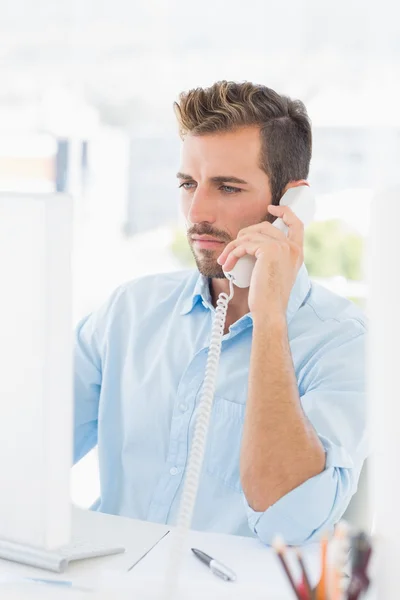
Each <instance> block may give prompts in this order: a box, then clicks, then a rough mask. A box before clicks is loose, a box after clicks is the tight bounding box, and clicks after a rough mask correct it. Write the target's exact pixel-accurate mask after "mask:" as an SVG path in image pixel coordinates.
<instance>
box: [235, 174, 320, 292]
mask: <svg viewBox="0 0 400 600" xmlns="http://www.w3.org/2000/svg"><path fill="white" fill-rule="evenodd" d="M280 205H281V206H290V208H291V209H292V210H293V212H294V213H295V214H296V215H297V216H298V217H299V219H300V221H302V222H303V224H304V227H307V226H308V225H309V224H310V223H311V222H312V220H313V218H314V214H315V197H314V194H313V193H312V191H311V189H310V188H309V187H308V186H307V185H301V186H298V187H293V188H289V189H288V191H287V192H285V194H284V195H283V196H282V198H281V201H280ZM272 225H273V227H276V228H277V229H279V231H282V232H283V233H286V232H287V229H288V228H287V226H286V225H285V223H284V222H283V221H282V219H276V221H274V223H273V224H272ZM255 262H256V259H255V258H254V256H250V254H246V255H245V256H243V257H242V258H239V260H238V261H237V263H236V265H235V266H234V267H233V269H232V270H231V271H229V272H225V271H224V273H225V275H226V277H227V279H231V280H232V281H233V283H234V284H235V285H236V286H237V287H239V288H247V287H249V286H250V281H251V274H252V272H253V268H254V265H255Z"/></svg>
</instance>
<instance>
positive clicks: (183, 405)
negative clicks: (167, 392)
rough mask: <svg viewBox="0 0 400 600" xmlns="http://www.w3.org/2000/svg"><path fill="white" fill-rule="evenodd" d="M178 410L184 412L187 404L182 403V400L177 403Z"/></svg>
mask: <svg viewBox="0 0 400 600" xmlns="http://www.w3.org/2000/svg"><path fill="white" fill-rule="evenodd" d="M179 410H180V411H181V412H185V411H186V410H187V404H184V403H183V402H182V404H180V405H179Z"/></svg>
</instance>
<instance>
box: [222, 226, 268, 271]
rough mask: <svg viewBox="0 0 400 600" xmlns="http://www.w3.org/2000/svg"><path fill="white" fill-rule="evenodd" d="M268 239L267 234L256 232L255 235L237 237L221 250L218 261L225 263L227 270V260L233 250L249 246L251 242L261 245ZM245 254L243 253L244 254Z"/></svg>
mask: <svg viewBox="0 0 400 600" xmlns="http://www.w3.org/2000/svg"><path fill="white" fill-rule="evenodd" d="M266 241H267V237H266V236H265V235H262V234H257V233H256V234H254V233H253V235H249V234H247V235H244V234H243V235H242V236H241V237H237V238H236V239H235V240H233V241H232V242H229V244H228V245H227V246H225V248H224V250H223V251H222V252H221V254H220V255H219V257H218V259H217V262H218V263H219V264H220V265H223V267H224V269H225V270H228V269H226V268H225V264H224V263H225V261H226V259H227V258H228V256H229V255H230V254H231V252H233V251H234V250H235V249H236V248H238V247H240V246H243V247H246V246H249V245H250V244H257V246H258V247H259V246H261V245H262V244H265V242H266ZM242 256H243V255H242Z"/></svg>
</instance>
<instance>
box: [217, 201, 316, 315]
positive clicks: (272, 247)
mask: <svg viewBox="0 0 400 600" xmlns="http://www.w3.org/2000/svg"><path fill="white" fill-rule="evenodd" d="M268 211H269V212H270V213H271V215H273V216H276V217H278V218H281V219H283V222H284V223H285V225H287V226H288V234H287V236H286V235H285V234H284V233H282V232H281V231H279V230H278V229H276V227H273V225H272V224H271V223H268V222H266V221H265V222H263V223H258V224H257V225H252V226H250V227H246V228H245V229H242V230H241V231H240V232H239V234H238V236H237V238H236V240H234V241H233V242H230V244H228V245H227V246H226V248H225V249H224V251H223V252H222V254H221V255H220V257H219V258H218V263H219V264H220V265H222V266H223V267H224V270H225V271H230V270H232V269H233V267H234V266H235V264H236V263H237V261H238V260H239V258H241V257H242V256H244V255H245V254H250V255H252V256H255V257H256V259H257V262H256V264H255V267H254V271H253V274H252V278H251V284H250V290H249V309H250V311H251V313H252V314H253V315H258V314H261V315H271V311H272V314H274V313H278V315H280V316H285V315H286V309H287V305H288V302H289V296H290V292H291V290H292V287H293V285H294V282H295V280H296V277H297V273H298V271H299V269H300V267H301V264H302V262H303V256H304V254H303V243H304V225H303V223H302V222H301V221H300V219H299V218H298V217H297V216H296V215H295V214H294V212H293V211H292V210H291V209H290V208H289V207H288V206H274V205H270V206H269V207H268Z"/></svg>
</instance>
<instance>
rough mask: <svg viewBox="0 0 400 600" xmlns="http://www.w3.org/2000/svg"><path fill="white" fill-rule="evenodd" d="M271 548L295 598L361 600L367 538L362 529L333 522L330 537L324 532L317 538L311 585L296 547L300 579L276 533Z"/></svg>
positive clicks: (365, 586) (369, 544) (369, 548)
mask: <svg viewBox="0 0 400 600" xmlns="http://www.w3.org/2000/svg"><path fill="white" fill-rule="evenodd" d="M273 548H274V550H275V553H276V555H277V557H278V560H279V562H280V564H281V566H282V569H283V571H284V573H285V577H286V578H287V580H288V582H289V584H290V587H291V588H292V591H293V595H292V597H293V598H297V600H361V598H362V597H363V596H364V595H365V593H366V592H367V590H368V588H369V585H370V580H369V576H368V567H369V564H370V558H371V554H372V541H371V538H370V537H369V536H368V535H367V534H365V533H364V532H351V531H350V528H349V526H348V525H347V524H346V523H344V522H341V523H339V524H338V525H337V526H336V528H335V532H334V535H333V536H332V538H331V539H329V537H328V536H327V535H325V536H323V538H322V540H321V569H320V577H319V583H318V584H317V586H316V587H315V586H314V587H313V585H312V581H311V579H310V577H309V573H308V572H307V567H306V564H305V561H304V559H303V554H302V551H301V549H300V548H296V549H295V555H296V560H297V561H298V564H299V567H300V572H301V578H300V581H299V580H298V578H296V577H295V576H294V574H293V573H292V571H291V569H290V566H289V561H288V560H287V548H286V546H285V543H284V540H283V539H282V538H281V537H280V536H277V537H276V538H275V540H274V542H273Z"/></svg>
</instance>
